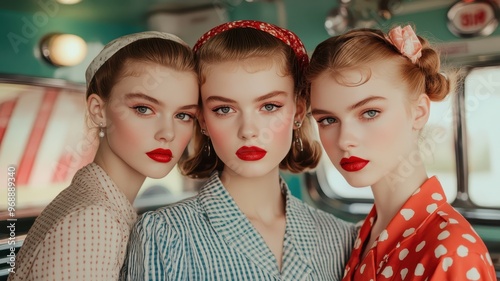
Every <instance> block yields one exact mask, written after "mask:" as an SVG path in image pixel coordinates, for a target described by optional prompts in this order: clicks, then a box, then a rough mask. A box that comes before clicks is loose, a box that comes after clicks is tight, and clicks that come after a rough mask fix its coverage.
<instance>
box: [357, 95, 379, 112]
mask: <svg viewBox="0 0 500 281" xmlns="http://www.w3.org/2000/svg"><path fill="white" fill-rule="evenodd" d="M375 100H386V98H384V97H380V96H373V97H368V98H366V99H364V100H361V101H359V102H357V103H355V104H353V105H351V106H349V110H350V111H352V110H354V109H356V108H358V107H361V106H363V105H365V104H367V103H369V102H371V101H375Z"/></svg>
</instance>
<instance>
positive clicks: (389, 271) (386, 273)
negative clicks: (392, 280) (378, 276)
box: [382, 266, 393, 278]
mask: <svg viewBox="0 0 500 281" xmlns="http://www.w3.org/2000/svg"><path fill="white" fill-rule="evenodd" d="M392 274H393V272H392V267H391V266H388V267H386V268H384V271H382V275H384V277H385V278H389V277H391V276H392Z"/></svg>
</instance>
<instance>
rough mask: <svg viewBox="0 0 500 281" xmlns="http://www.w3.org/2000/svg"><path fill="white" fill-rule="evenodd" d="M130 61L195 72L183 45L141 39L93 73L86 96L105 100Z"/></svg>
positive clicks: (155, 39)
mask: <svg viewBox="0 0 500 281" xmlns="http://www.w3.org/2000/svg"><path fill="white" fill-rule="evenodd" d="M131 62H151V63H156V64H159V65H161V66H166V67H170V68H172V69H174V70H177V71H190V72H193V73H195V63H194V56H193V52H192V51H191V49H189V48H188V47H187V46H184V45H182V44H180V43H178V42H175V41H172V40H167V39H162V38H146V39H141V40H137V41H135V42H132V43H130V44H128V45H127V46H125V47H123V48H122V49H120V50H119V51H118V52H116V53H115V54H114V55H113V56H112V57H111V58H109V59H108V60H107V61H106V62H105V63H104V64H103V65H102V66H101V67H100V68H99V70H97V72H96V73H95V75H94V77H93V78H92V80H91V81H90V83H89V86H88V88H87V97H88V96H89V95H91V94H92V93H95V94H97V95H99V96H100V97H101V98H102V99H103V100H104V101H108V100H109V95H110V93H111V90H112V89H113V86H114V85H115V84H116V82H117V81H118V80H119V79H120V78H121V77H122V76H123V75H124V73H125V70H126V68H125V66H126V65H128V64H130V63H131Z"/></svg>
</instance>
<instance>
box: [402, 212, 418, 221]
mask: <svg viewBox="0 0 500 281" xmlns="http://www.w3.org/2000/svg"><path fill="white" fill-rule="evenodd" d="M399 213H400V214H401V215H402V216H403V218H404V219H405V220H406V221H408V220H410V219H411V218H412V217H413V215H415V211H413V210H412V209H402V210H401V211H399Z"/></svg>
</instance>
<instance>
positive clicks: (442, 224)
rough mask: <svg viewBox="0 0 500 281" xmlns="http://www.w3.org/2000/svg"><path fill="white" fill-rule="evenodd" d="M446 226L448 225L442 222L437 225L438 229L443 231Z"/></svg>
mask: <svg viewBox="0 0 500 281" xmlns="http://www.w3.org/2000/svg"><path fill="white" fill-rule="evenodd" d="M447 225H448V223H447V222H445V221H444V222H442V223H440V224H439V228H441V229H443V228H445V227H446V226H447Z"/></svg>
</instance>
